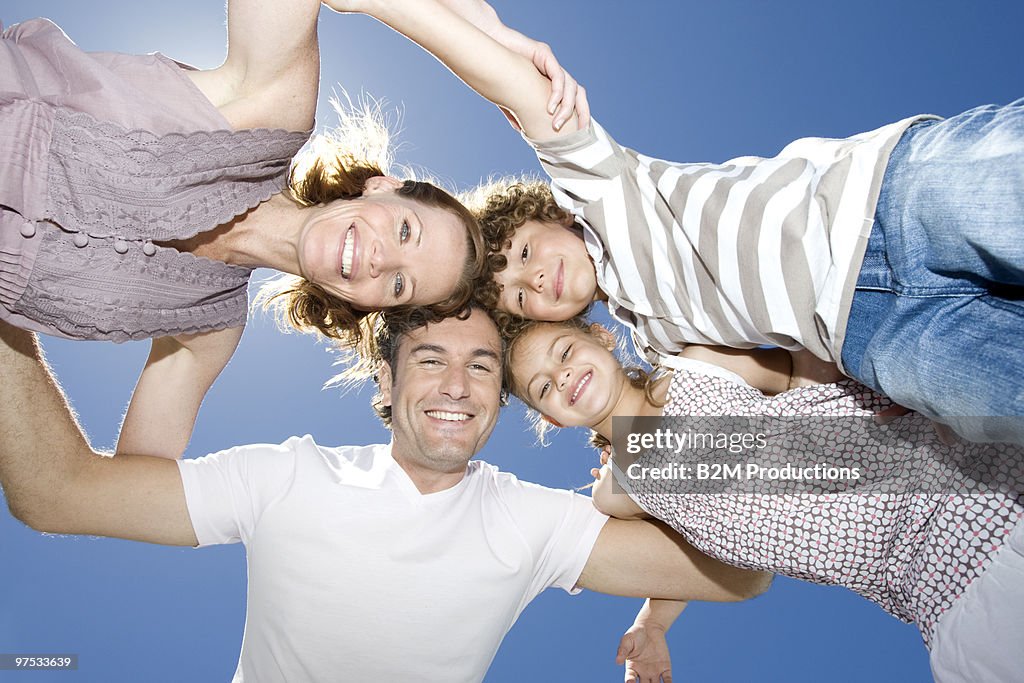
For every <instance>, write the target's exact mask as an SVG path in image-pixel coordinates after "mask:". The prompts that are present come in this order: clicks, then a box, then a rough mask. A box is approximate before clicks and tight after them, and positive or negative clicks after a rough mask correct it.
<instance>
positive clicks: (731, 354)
mask: <svg viewBox="0 0 1024 683" xmlns="http://www.w3.org/2000/svg"><path fill="white" fill-rule="evenodd" d="M679 355H680V356H682V357H684V358H692V359H694V360H700V361H704V362H705V363H711V364H712V365H717V366H718V367H720V368H725V369H726V370H729V371H730V372H734V373H736V374H737V375H739V376H740V377H742V378H743V379H744V381H746V382H747V384H749V385H750V386H752V387H754V388H755V389H758V390H760V391H762V392H764V393H765V394H768V395H769V396H772V395H775V394H781V393H782V392H784V391H789V390H790V389H795V388H797V387H806V386H812V385H815V384H826V383H829V382H837V381H839V380H841V379H843V374H842V373H841V372H839V368H838V367H837V366H836V364H835V363H829V362H827V361H823V360H821V359H820V358H818V357H817V356H815V355H814V354H812V353H811V352H810V351H807V350H804V349H801V350H799V351H786V350H785V349H731V348H728V347H725V346H699V345H696V344H692V345H690V346H687V347H686V348H685V349H683V351H682V352H680V354H679Z"/></svg>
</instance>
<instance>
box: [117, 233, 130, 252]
mask: <svg viewBox="0 0 1024 683" xmlns="http://www.w3.org/2000/svg"><path fill="white" fill-rule="evenodd" d="M114 251H116V252H117V253H118V254H127V253H128V243H127V242H125V241H124V240H123V239H121V238H120V237H118V238H117V239H115V240H114Z"/></svg>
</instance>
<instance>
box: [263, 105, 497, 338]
mask: <svg viewBox="0 0 1024 683" xmlns="http://www.w3.org/2000/svg"><path fill="white" fill-rule="evenodd" d="M343 97H344V102H342V100H341V99H338V98H335V99H334V100H332V101H331V104H332V105H334V108H335V110H336V111H337V112H338V117H339V119H340V123H339V125H338V126H337V128H335V129H334V130H333V131H331V132H330V133H327V134H324V135H318V136H316V137H315V138H314V139H313V140H311V141H310V144H309V146H308V148H307V149H306V150H304V151H303V152H302V153H300V154H299V156H297V157H296V158H295V160H294V162H293V163H292V169H291V173H290V175H289V179H288V189H289V191H290V193H291V196H292V198H293V199H294V200H295V201H296V202H297V203H298V204H300V205H301V206H304V207H307V206H316V205H318V204H326V203H328V202H332V201H334V200H337V199H355V198H357V197H359V196H361V195H362V193H363V189H364V188H365V187H366V182H367V181H368V180H369V179H370V178H373V177H376V176H383V175H386V174H387V172H388V170H389V169H390V168H391V166H392V161H393V158H392V155H393V148H392V145H391V131H390V126H389V123H390V122H389V120H388V118H387V117H386V116H385V115H384V114H383V112H382V110H381V105H380V103H378V102H376V101H373V100H364V101H362V102H359V103H356V104H353V102H352V101H351V100H350V99H349V98H348V97H347V96H343ZM406 172H407V173H408V169H406ZM396 193H397V194H398V195H399V196H402V197H407V198H409V199H411V200H413V201H416V202H420V203H422V204H425V205H427V206H433V207H437V208H441V209H444V210H446V211H448V212H450V213H452V214H454V215H455V217H456V218H458V219H459V220H460V221H461V223H462V224H463V226H464V227H465V229H466V251H467V255H466V261H465V262H464V263H463V267H462V273H461V274H460V277H459V281H458V283H457V285H456V288H455V291H453V292H452V293H451V295H449V296H448V298H447V299H445V300H444V301H439V302H437V303H436V304H434V305H432V306H430V308H431V309H432V310H433V311H434V312H435V313H437V314H438V315H441V316H443V315H449V314H451V313H453V312H456V311H458V310H460V309H461V308H463V307H464V306H465V305H466V303H467V302H468V301H469V300H470V299H471V298H472V295H473V291H474V289H475V286H476V283H477V282H478V281H480V279H481V278H482V277H484V276H485V275H484V274H485V272H486V267H485V260H486V246H485V243H484V241H483V237H482V234H481V231H480V225H479V223H478V222H477V220H476V218H475V216H474V215H473V214H472V213H471V212H470V211H469V210H468V209H467V208H466V207H465V206H463V205H462V203H461V202H459V200H457V199H456V198H455V197H454V196H453V195H452V194H450V193H448V192H447V191H445V190H444V189H442V188H441V187H439V185H438V184H437V183H436V181H431V182H428V181H425V180H415V179H413V180H406V181H405V182H404V183H403V184H402V186H401V187H400V188H398V189H397V190H396ZM253 305H254V307H255V306H259V307H262V308H263V309H264V310H273V311H274V313H275V315H276V316H277V319H278V322H279V324H281V325H282V326H287V325H290V326H291V327H293V328H295V329H297V330H299V331H302V332H319V333H320V334H323V335H324V336H326V337H329V338H331V339H334V340H336V341H337V342H338V344H339V345H340V346H341V347H352V348H355V347H358V345H359V344H360V343H361V342H362V340H364V339H365V337H366V335H367V334H368V333H371V331H372V330H373V327H374V322H375V318H376V316H377V313H376V312H373V313H368V312H366V311H361V310H358V309H356V308H355V307H354V306H353V305H352V304H351V303H350V302H348V301H345V300H344V299H340V298H338V297H336V296H333V295H331V294H328V293H327V292H326V291H325V290H324V289H323V288H322V287H320V286H319V285H317V284H314V283H312V282H310V281H308V280H306V279H305V278H302V277H299V276H296V275H288V274H284V275H281V276H278V277H276V278H274V279H271V280H270V281H268V282H266V283H264V284H263V286H262V287H261V288H260V291H259V293H258V294H257V296H256V299H255V301H254V304H253Z"/></svg>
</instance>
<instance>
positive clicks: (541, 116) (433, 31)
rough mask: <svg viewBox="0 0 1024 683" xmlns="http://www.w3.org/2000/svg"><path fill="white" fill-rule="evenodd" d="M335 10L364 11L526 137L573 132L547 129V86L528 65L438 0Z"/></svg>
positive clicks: (333, 0)
mask: <svg viewBox="0 0 1024 683" xmlns="http://www.w3.org/2000/svg"><path fill="white" fill-rule="evenodd" d="M326 4H327V5H328V6H330V7H332V8H333V9H336V10H338V11H352V12H363V13H366V14H369V15H370V16H373V17H375V18H377V19H379V20H380V21H382V22H384V23H385V24H387V25H388V26H390V27H391V28H393V29H395V30H396V31H398V32H400V33H402V34H403V35H405V36H406V37H408V38H409V39H410V40H412V41H413V42H415V43H417V44H419V45H420V46H421V47H423V48H424V49H426V50H427V51H428V52H430V53H431V54H433V55H434V56H435V57H437V59H439V60H440V61H441V62H442V63H443V64H444V65H445V66H447V67H448V68H449V69H451V70H452V72H453V73H454V74H455V75H456V76H458V77H459V78H461V79H462V80H463V81H464V82H465V83H466V84H467V85H469V87H471V88H473V89H474V90H476V91H477V92H478V93H480V95H482V96H483V97H485V98H486V99H488V100H490V101H491V102H493V103H494V104H496V105H498V106H499V107H502V108H503V109H505V110H508V111H509V112H511V113H512V115H513V116H514V117H515V120H516V122H517V123H518V124H519V126H520V128H522V130H523V131H524V132H525V133H526V135H528V136H529V137H531V138H534V139H538V140H543V139H550V138H552V137H557V136H559V135H560V134H567V133H569V132H572V131H575V130H577V128H578V124H577V119H576V117H575V116H573V117H571V118H570V119H569V121H568V122H567V123H568V124H569V125H566V126H564V127H562V129H561V131H559V132H555V131H553V130H552V116H551V114H550V113H549V111H548V102H549V96H550V93H551V82H550V81H549V80H548V79H547V78H546V77H545V76H544V75H543V74H541V73H540V72H539V71H538V70H537V68H536V67H535V66H534V64H533V62H532V61H530V60H529V59H527V58H526V57H523V56H522V55H519V54H516V53H515V52H513V51H512V50H510V49H509V48H507V47H505V46H503V45H501V44H499V43H498V42H496V41H495V40H494V39H492V38H491V37H490V36H488V35H487V34H486V33H485V32H484V31H482V30H480V29H479V28H477V27H476V26H474V25H473V24H471V23H470V22H469V21H466V19H464V18H462V17H460V16H459V15H458V14H456V13H455V12H453V11H452V10H451V9H450V8H449V7H448V6H446V5H445V4H442V3H441V2H437V0H351V1H349V0H328V1H327V2H326Z"/></svg>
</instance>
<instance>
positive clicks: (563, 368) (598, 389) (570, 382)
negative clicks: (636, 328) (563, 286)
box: [510, 325, 649, 429]
mask: <svg viewBox="0 0 1024 683" xmlns="http://www.w3.org/2000/svg"><path fill="white" fill-rule="evenodd" d="M614 348H615V338H614V337H613V336H612V334H611V333H609V332H608V330H606V329H605V328H603V327H601V326H600V325H594V326H592V327H591V329H590V331H583V330H578V329H571V328H569V327H566V326H564V325H538V326H537V327H535V328H533V329H531V330H530V331H529V332H527V333H526V334H525V335H524V336H523V337H522V338H521V339H519V340H518V341H517V342H516V344H515V346H514V347H513V352H512V357H511V368H510V371H511V372H512V382H513V387H514V388H515V391H516V394H517V395H519V396H521V397H522V399H523V400H524V401H526V402H527V403H528V404H529V405H530V407H532V408H534V409H535V410H538V411H539V412H540V413H541V414H542V415H544V416H545V418H546V419H547V420H548V421H550V422H552V423H553V424H556V425H560V426H564V427H581V426H582V427H595V428H606V429H611V424H612V422H611V421H612V418H613V417H614V416H615V415H616V414H619V415H642V414H645V413H646V412H649V409H648V408H647V406H646V401H644V400H643V394H642V393H640V394H639V395H637V394H636V392H634V391H631V387H630V386H629V381H628V379H627V378H626V376H625V374H624V373H623V372H622V366H621V365H620V364H619V361H618V359H617V358H616V357H615V355H614V354H613V353H612V350H613V349H614Z"/></svg>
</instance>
